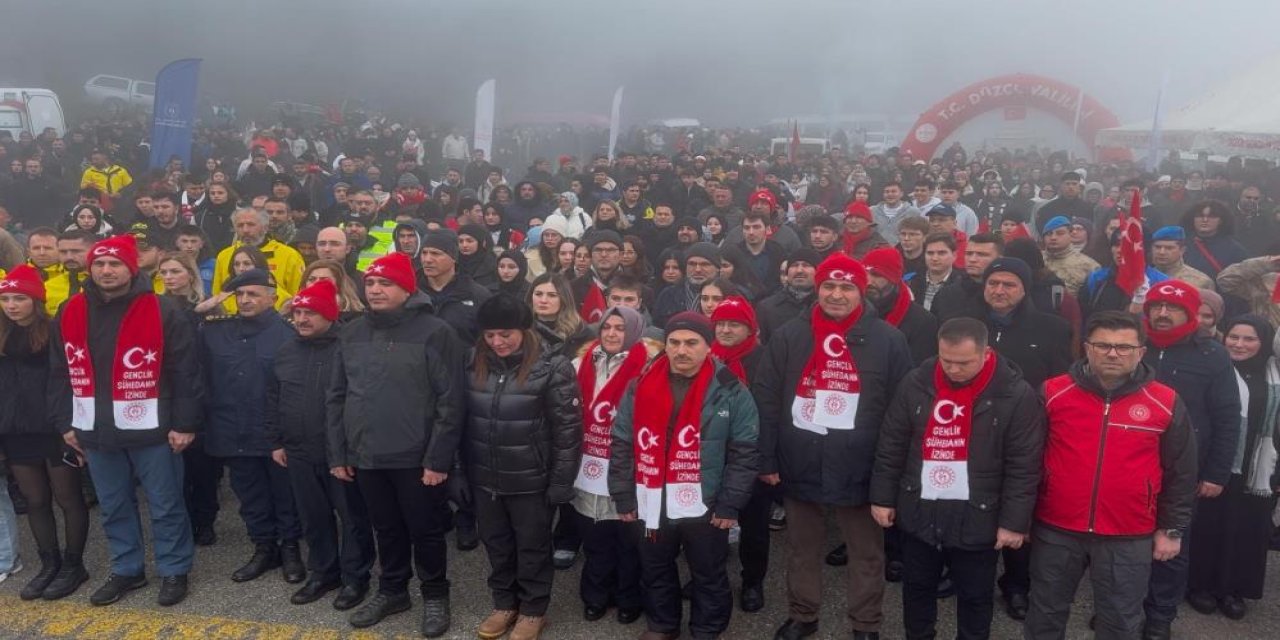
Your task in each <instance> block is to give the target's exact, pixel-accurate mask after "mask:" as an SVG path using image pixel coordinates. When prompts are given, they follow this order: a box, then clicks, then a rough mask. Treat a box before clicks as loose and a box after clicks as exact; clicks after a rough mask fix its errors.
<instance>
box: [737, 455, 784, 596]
mask: <svg viewBox="0 0 1280 640" xmlns="http://www.w3.org/2000/svg"><path fill="white" fill-rule="evenodd" d="M776 493H777V492H776V491H775V487H773V486H772V485H768V484H765V483H763V482H760V481H759V480H756V484H755V487H753V488H752V490H751V500H750V501H749V502H747V506H746V508H744V509H743V510H742V511H740V512H738V525H739V526H740V527H741V528H742V535H741V537H740V538H738V560H739V561H740V562H741V563H742V584H743V586H746V585H758V584H761V583H763V582H764V576H765V574H766V573H768V572H769V518H770V517H771V516H772V515H773V502H774V497H775V494H776Z"/></svg>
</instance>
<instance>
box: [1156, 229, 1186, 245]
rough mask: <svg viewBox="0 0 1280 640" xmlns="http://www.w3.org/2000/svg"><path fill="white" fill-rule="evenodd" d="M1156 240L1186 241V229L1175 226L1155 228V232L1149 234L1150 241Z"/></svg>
mask: <svg viewBox="0 0 1280 640" xmlns="http://www.w3.org/2000/svg"><path fill="white" fill-rule="evenodd" d="M1156 240H1175V241H1177V242H1186V241H1187V231H1186V230H1185V229H1183V228H1182V227H1176V226H1168V227H1160V228H1159V229H1156V232H1155V233H1153V234H1151V241H1152V242H1155V241H1156Z"/></svg>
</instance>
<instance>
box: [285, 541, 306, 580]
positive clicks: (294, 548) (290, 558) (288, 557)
mask: <svg viewBox="0 0 1280 640" xmlns="http://www.w3.org/2000/svg"><path fill="white" fill-rule="evenodd" d="M280 563H281V566H282V567H283V568H284V581H285V582H288V583H289V584H298V583H299V582H302V581H303V580H306V579H307V565H305V564H302V548H301V547H300V546H298V541H297V540H285V541H284V544H282V545H280Z"/></svg>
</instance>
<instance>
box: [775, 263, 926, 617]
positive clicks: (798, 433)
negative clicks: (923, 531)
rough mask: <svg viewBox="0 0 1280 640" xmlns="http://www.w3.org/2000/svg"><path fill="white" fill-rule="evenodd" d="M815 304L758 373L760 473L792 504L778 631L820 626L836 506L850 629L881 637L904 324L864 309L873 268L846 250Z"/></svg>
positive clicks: (907, 353) (824, 269)
mask: <svg viewBox="0 0 1280 640" xmlns="http://www.w3.org/2000/svg"><path fill="white" fill-rule="evenodd" d="M816 281H817V283H818V304H817V306H816V307H814V309H813V310H812V311H811V312H810V314H809V315H807V316H799V317H796V318H795V319H793V320H792V321H791V322H788V323H787V324H785V325H783V327H782V328H781V329H778V330H777V331H776V332H775V333H774V334H773V336H772V337H771V338H770V342H769V344H768V346H767V348H766V351H765V355H764V358H763V359H762V360H761V362H760V367H759V369H758V371H757V372H756V379H755V382H754V383H753V385H752V391H753V395H754V396H755V398H756V403H757V404H758V405H759V408H760V427H761V438H760V441H761V447H760V450H761V465H760V474H761V475H762V476H764V477H763V478H762V480H764V481H765V482H767V483H769V484H773V485H778V484H780V485H781V486H782V491H783V493H784V495H785V497H786V500H785V504H786V508H787V556H788V557H787V587H788V589H787V591H788V595H789V597H790V607H789V609H790V616H789V619H788V620H787V621H786V623H785V624H783V625H782V627H781V628H780V629H778V632H777V635H776V636H775V637H776V638H780V639H783V640H798V639H799V638H804V637H808V636H811V635H813V634H814V633H816V632H817V631H818V615H819V611H820V608H821V605H822V555H823V554H822V548H823V542H824V541H825V539H826V526H825V518H824V512H825V511H826V510H827V509H828V508H830V509H832V510H833V511H835V516H836V520H837V522H839V524H840V529H841V531H842V532H843V534H844V535H843V537H844V542H845V543H846V544H847V545H848V548H849V553H850V557H849V569H848V571H849V574H848V578H849V596H848V597H849V604H848V608H849V609H848V611H849V618H850V620H851V621H852V623H853V627H854V638H860V639H865V640H871V639H873V638H878V637H879V632H880V623H881V620H882V617H883V616H882V612H881V609H880V604H881V601H882V600H883V597H884V549H883V540H882V534H881V531H880V527H879V526H878V525H877V524H876V522H875V520H874V519H872V517H871V506H870V503H869V492H870V482H871V466H872V462H873V460H874V458H875V448H876V439H877V437H878V435H879V430H880V423H881V421H882V419H883V417H884V413H885V411H886V410H887V409H888V405H889V398H890V397H891V396H892V394H893V389H895V388H896V387H897V386H898V383H899V381H901V380H902V378H903V377H904V376H906V375H907V372H909V371H910V370H911V350H910V347H908V345H907V340H906V338H904V337H903V336H902V333H901V332H899V331H898V330H896V329H894V328H893V327H891V326H889V325H888V324H887V323H885V322H884V321H883V320H880V319H879V318H877V317H875V314H873V313H867V312H866V308H865V306H864V305H863V304H862V298H863V292H864V291H865V290H866V287H867V273H866V270H865V269H864V268H863V267H862V265H861V264H860V263H859V262H858V261H856V260H854V259H853V258H850V257H849V256H847V255H844V254H839V253H838V254H835V255H832V256H831V257H829V258H827V259H826V260H824V261H823V263H822V264H821V265H819V267H818V271H817V276H816Z"/></svg>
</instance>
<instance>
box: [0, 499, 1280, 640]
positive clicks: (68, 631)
mask: <svg viewBox="0 0 1280 640" xmlns="http://www.w3.org/2000/svg"><path fill="white" fill-rule="evenodd" d="M223 505H224V506H223V511H222V513H221V514H220V515H219V517H218V524H217V532H218V538H219V539H218V543H217V544H216V545H214V546H212V547H197V552H196V565H195V570H194V571H193V572H192V574H191V577H190V581H191V582H190V586H191V593H190V595H189V596H188V598H187V600H186V601H185V602H183V603H182V604H180V605H178V606H175V607H171V608H162V607H159V606H157V605H156V604H155V597H156V593H157V591H158V589H159V584H158V581H157V580H155V578H154V576H152V579H151V583H150V584H149V585H148V586H147V587H146V588H144V589H141V590H139V591H135V592H132V593H130V594H129V595H127V596H126V597H125V598H124V599H123V600H121V601H120V602H119V603H117V604H115V605H112V606H108V607H94V606H92V605H90V604H89V602H88V598H89V594H90V592H91V591H92V590H93V589H96V588H97V586H98V585H99V584H101V582H102V581H103V580H104V579H105V578H106V575H107V558H106V550H105V542H104V539H103V535H102V530H101V527H100V524H99V522H98V511H97V509H96V508H95V509H94V511H93V514H92V523H91V530H90V537H89V549H88V550H87V553H86V565H87V567H88V569H89V572H90V574H91V578H90V581H89V582H88V583H86V584H85V585H84V586H83V587H81V589H80V590H79V591H78V592H76V593H75V594H73V595H72V596H70V597H68V598H66V599H64V600H61V601H57V602H44V601H35V602H23V601H21V600H20V599H19V598H18V591H19V590H20V589H21V587H22V585H23V584H25V583H26V581H27V580H29V579H30V577H31V576H32V575H34V574H35V572H36V571H37V570H38V566H37V565H38V559H37V557H36V554H35V546H34V543H33V542H32V540H31V537H30V533H29V531H28V529H27V525H26V520H25V518H24V517H19V525H20V529H21V550H22V557H23V559H24V564H25V565H26V568H25V569H24V570H23V571H22V572H21V573H19V574H17V575H15V576H13V577H11V578H10V579H9V580H7V581H6V582H4V583H2V584H0V639H3V640H9V639H26V638H32V639H35V638H76V639H85V640H135V639H136V640H151V639H161V640H188V639H189V640H240V639H253V640H330V639H337V638H359V639H375V638H417V637H420V636H419V635H418V624H419V622H420V616H421V610H422V608H421V600H420V598H419V597H418V596H417V594H416V591H415V595H414V608H413V609H412V610H411V611H409V612H407V613H402V614H399V615H396V616H392V617H390V618H388V619H387V620H385V621H383V622H382V623H381V624H379V625H378V626H376V627H373V628H372V629H369V630H363V631H356V630H354V629H352V628H351V627H350V625H348V624H347V621H346V618H347V614H346V613H344V612H339V611H335V610H334V609H333V608H332V606H331V604H330V603H331V600H332V598H325V599H322V600H320V601H318V602H315V603H312V604H310V605H305V606H296V605H292V604H290V603H289V596H290V595H291V594H292V593H293V591H294V590H295V589H296V585H290V584H286V583H285V582H284V579H283V578H282V577H281V575H280V572H279V571H273V572H271V573H268V574H267V575H264V576H262V577H261V578H259V579H257V580H256V581H253V582H250V583H235V582H232V581H231V578H230V576H231V573H232V572H233V571H234V570H235V569H236V568H237V567H239V566H240V565H241V564H242V563H243V562H244V561H245V560H247V559H248V557H249V556H250V554H251V552H252V548H251V545H250V544H249V542H248V540H247V538H246V536H245V530H244V525H243V524H242V523H241V521H240V519H239V517H238V515H237V514H236V512H235V509H236V502H235V498H234V496H233V495H232V494H231V491H230V490H229V489H227V488H226V487H225V486H224V488H223ZM144 520H145V515H144ZM144 528H146V527H144ZM785 535H786V534H785V532H775V533H774V534H773V556H772V558H771V561H772V565H771V571H770V576H769V580H768V582H767V585H766V607H765V609H764V611H761V612H759V613H754V614H745V613H742V612H741V611H739V610H737V609H736V608H735V610H734V614H733V621H732V624H731V625H730V627H729V630H728V632H727V633H726V634H725V636H724V637H725V638H731V639H735V640H736V639H739V638H741V639H756V638H760V639H764V640H768V639H770V638H772V637H773V632H774V630H775V629H776V628H777V626H778V625H779V624H781V623H782V622H783V621H784V620H785V619H786V600H785V592H786V591H785V590H786V587H785V580H784V575H785V571H784V569H783V564H782V561H783V558H784V553H785V551H784V542H785V538H784V536H785ZM828 537H829V543H830V545H834V544H835V529H834V525H832V526H831V527H829V536H828ZM449 541H450V558H449V576H450V579H451V581H452V584H453V591H452V605H453V628H452V630H451V631H450V632H449V633H448V634H447V635H446V636H445V637H447V638H475V637H476V634H475V627H476V625H478V624H479V622H480V620H481V619H482V618H483V617H484V616H485V615H487V614H488V613H489V611H490V609H491V605H492V602H491V600H490V598H489V593H488V590H487V589H486V587H485V578H486V576H487V575H488V570H489V567H488V560H487V558H486V557H485V554H484V548H483V546H482V547H481V548H479V549H477V550H475V551H470V552H458V551H456V550H455V549H454V547H453V537H452V534H451V535H450V537H449ZM730 557H731V560H730V568H729V571H730V580H731V582H733V583H734V585H735V605H736V597H737V596H736V585H737V571H738V562H737V557H736V553H731V554H730ZM580 564H581V562H579V563H578V565H575V567H574V568H573V569H571V570H568V571H559V572H557V573H556V579H555V593H554V595H553V597H552V602H551V611H550V612H549V614H548V619H549V621H550V626H549V627H548V629H547V631H546V633H544V635H543V637H544V638H547V639H565V640H588V639H590V640H603V639H614V638H618V639H622V638H626V639H630V638H635V637H637V636H638V635H639V634H640V633H641V632H642V631H643V630H644V626H643V624H644V621H643V618H642V619H641V620H640V621H637V622H636V623H634V624H631V625H628V626H623V625H619V624H617V623H616V622H614V620H613V615H612V613H610V615H609V616H607V617H606V618H604V619H603V620H600V621H598V622H585V621H584V620H583V619H582V605H581V602H580V601H579V599H578V595H577V586H578V570H577V569H578V566H579V565H580ZM1268 564H1269V571H1268V573H1267V590H1266V595H1265V598H1264V599H1263V600H1261V601H1257V602H1254V601H1249V603H1248V604H1249V606H1250V610H1249V615H1248V616H1247V617H1246V618H1245V619H1244V620H1242V621H1232V620H1228V619H1227V618H1225V617H1223V616H1221V615H1212V616H1205V615H1201V614H1199V613H1196V612H1195V611H1192V610H1191V609H1190V607H1186V606H1184V607H1182V610H1181V611H1180V617H1179V618H1178V620H1177V622H1176V623H1175V626H1174V635H1175V637H1176V638H1197V639H1198V638H1210V639H1214V640H1235V639H1252V638H1257V639H1259V640H1261V639H1274V638H1280V598H1278V597H1277V596H1278V595H1280V553H1271V554H1270V555H1269V562H1268ZM375 571H376V569H375ZM844 575H845V574H844V570H843V569H841V568H835V567H825V568H824V570H823V584H824V593H825V598H824V605H825V607H824V610H823V614H822V620H821V627H820V630H819V632H818V633H817V634H816V635H815V636H814V638H848V637H851V632H850V629H849V626H848V622H847V620H846V619H845V617H844V602H845V600H844V596H845V589H844ZM901 606H902V605H901V589H900V587H899V585H895V584H890V585H888V588H887V589H886V593H885V601H884V612H885V622H884V628H883V631H882V633H881V637H883V638H886V639H888V638H900V637H902V608H901ZM1090 609H1091V607H1090V596H1089V587H1088V583H1087V578H1086V580H1085V581H1084V582H1083V583H1082V584H1081V587H1080V591H1079V593H1078V594H1077V598H1076V606H1075V608H1074V611H1073V613H1072V618H1071V627H1070V630H1069V631H1068V634H1067V637H1068V638H1073V639H1074V638H1090V637H1092V635H1093V634H1092V633H1091V632H1090V631H1089V630H1088V627H1087V623H1088V619H1089V616H1090V614H1091V612H1090ZM687 615H688V613H687V607H686V616H687ZM954 616H955V607H954V599H948V600H943V601H941V602H940V603H939V637H941V638H950V637H954V634H955V626H954ZM684 637H686V638H687V637H688V635H687V633H686V635H685V636H684ZM992 637H993V638H1001V639H1005V638H1020V637H1021V627H1020V625H1019V624H1018V623H1016V622H1014V621H1013V620H1011V619H1010V618H1008V617H1007V616H1006V615H1005V614H1004V612H1003V610H1002V609H1001V608H1000V607H999V600H997V611H996V614H995V620H994V628H993V633H992Z"/></svg>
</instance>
